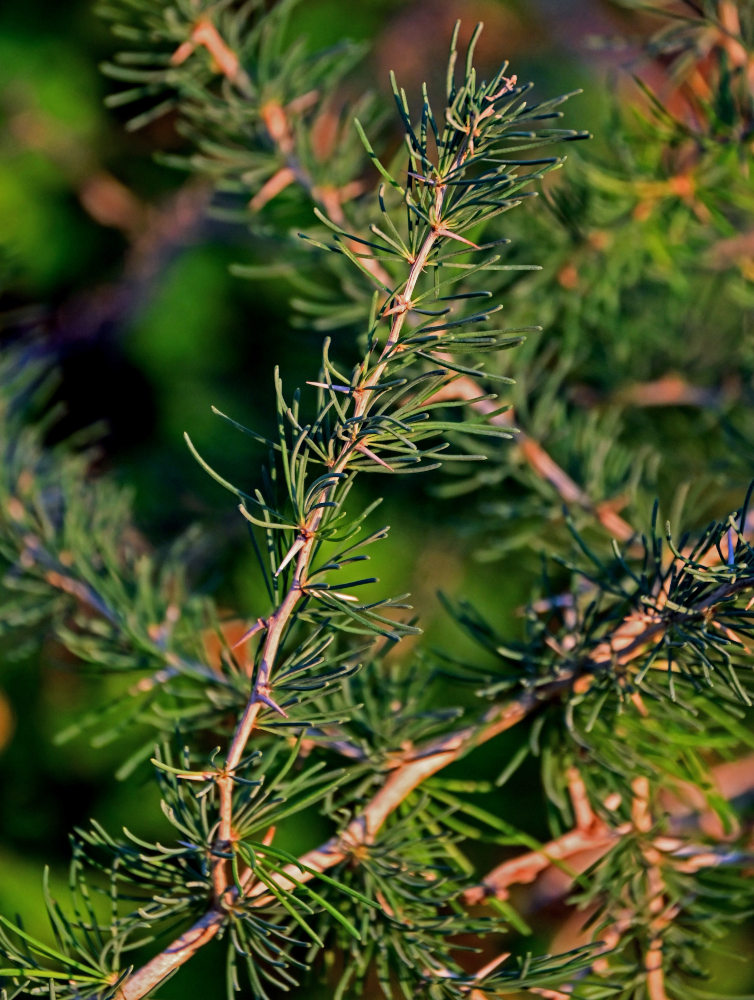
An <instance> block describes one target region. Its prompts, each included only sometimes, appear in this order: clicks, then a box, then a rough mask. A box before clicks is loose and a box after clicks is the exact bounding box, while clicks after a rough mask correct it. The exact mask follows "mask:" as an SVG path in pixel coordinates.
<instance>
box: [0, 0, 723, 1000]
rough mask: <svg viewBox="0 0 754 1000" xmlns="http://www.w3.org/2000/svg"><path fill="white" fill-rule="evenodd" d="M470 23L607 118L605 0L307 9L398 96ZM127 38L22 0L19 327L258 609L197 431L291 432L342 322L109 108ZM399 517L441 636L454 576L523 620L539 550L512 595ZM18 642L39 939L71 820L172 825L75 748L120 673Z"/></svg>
mask: <svg viewBox="0 0 754 1000" xmlns="http://www.w3.org/2000/svg"><path fill="white" fill-rule="evenodd" d="M457 17H461V18H463V20H464V22H465V23H467V24H472V23H473V22H475V21H477V20H484V21H485V23H486V26H487V30H486V32H485V34H484V35H483V38H482V44H481V48H480V57H481V59H482V60H488V61H489V62H491V63H493V62H498V61H499V60H500V59H501V58H509V59H510V60H511V62H512V64H513V68H514V70H515V72H517V73H518V74H519V77H529V78H532V79H535V80H536V81H537V83H538V92H539V93H540V94H552V93H556V92H557V93H561V92H564V91H568V90H572V89H575V88H579V87H583V88H584V89H585V96H583V97H582V98H580V99H579V101H578V103H575V104H574V106H573V108H572V109H571V110H570V111H569V121H568V123H569V124H571V125H574V126H577V127H586V128H589V127H591V126H593V125H594V124H595V123H596V122H597V121H598V120H599V116H600V100H601V93H602V86H601V84H600V83H599V81H600V80H601V79H602V74H603V72H604V69H605V63H606V61H608V60H609V56H606V55H605V54H604V53H603V54H601V55H598V54H597V53H596V51H595V49H594V48H593V47H590V46H589V45H588V44H587V43H588V39H589V38H590V36H593V35H603V36H611V35H613V34H615V33H617V32H619V31H626V30H628V31H631V30H633V26H632V25H631V24H630V23H628V22H627V20H626V17H627V15H625V14H621V13H620V12H618V11H617V10H616V9H615V8H614V7H612V6H610V5H609V4H607V3H600V2H598V0H572V2H569V3H567V4H561V3H559V2H557V0H528V2H525V0H521V2H513V0H478V2H474V0H447V2H446V0H423V2H397V0H361V2H359V3H358V4H354V3H347V2H345V0H306V2H305V3H302V4H301V6H300V7H299V11H298V14H297V15H296V18H295V19H294V27H295V30H296V31H297V32H300V33H301V34H302V35H304V36H307V37H308V38H309V39H310V43H311V45H312V46H313V47H320V46H322V45H324V44H328V43H330V42H334V41H337V40H339V39H341V38H343V37H350V38H354V39H363V40H366V41H367V42H368V43H369V44H370V48H371V52H370V55H369V56H368V58H367V60H366V63H365V65H364V67H363V69H362V77H363V79H362V82H363V84H364V85H365V86H374V87H377V88H380V89H381V90H382V92H383V94H384V97H385V101H386V102H390V101H391V97H390V92H389V87H388V83H387V73H388V70H389V69H391V68H394V69H395V70H396V72H397V74H398V76H399V78H400V79H401V81H402V82H403V83H404V84H405V85H406V86H407V88H411V87H416V86H417V85H418V84H419V83H420V82H421V80H422V79H424V78H431V77H433V75H436V73H437V67H438V66H442V65H443V62H444V59H445V51H446V48H447V41H448V37H449V34H450V30H451V28H452V24H453V22H454V20H455V19H456V18H457ZM113 49H114V45H113V41H112V39H111V37H110V35H109V34H108V32H107V30H106V28H105V27H104V25H103V24H102V23H101V22H100V21H99V20H98V19H97V17H96V16H95V14H94V12H93V10H92V5H91V4H90V3H88V2H78V0H76V2H74V0H68V2H66V3H63V4H61V3H53V2H48V3H44V2H42V0H26V2H24V3H14V4H6V5H3V11H2V13H0V258H1V259H0V264H1V266H2V269H3V272H4V275H3V280H4V283H5V287H4V293H3V304H2V309H1V311H0V323H1V324H2V329H1V335H2V337H3V339H4V340H6V341H7V340H11V339H13V338H16V337H18V336H19V335H24V334H25V335H29V334H31V335H34V336H35V337H37V338H38V340H39V342H40V343H42V344H44V345H45V349H46V350H47V351H48V352H49V354H50V355H51V356H52V357H53V358H54V359H55V360H56V362H57V364H58V366H59V370H60V373H61V375H60V382H59V385H58V386H57V388H56V389H55V397H54V398H55V400H56V401H58V402H60V403H62V404H63V407H64V415H63V416H62V417H61V418H60V420H59V422H58V424H57V425H56V428H55V429H54V431H53V433H52V438H53V439H55V438H60V437H63V436H65V435H68V434H70V433H72V432H75V431H77V430H79V429H82V428H85V427H90V426H91V425H93V424H97V425H99V427H100V432H99V439H100V441H101V457H100V459H99V467H100V469H101V471H103V472H107V473H108V474H112V475H113V476H115V477H116V478H117V479H118V480H119V481H121V482H122V483H124V484H129V485H130V486H131V487H132V488H133V490H134V503H135V511H136V518H137V524H138V527H139V529H140V530H141V531H142V532H143V533H144V535H145V536H146V537H147V538H148V539H149V540H150V542H151V543H152V544H155V545H160V544H163V543H164V542H165V541H167V540H169V539H170V538H172V537H174V536H175V534H176V533H177V532H179V531H180V530H182V529H183V528H185V527H186V526H187V525H188V524H190V523H192V522H196V521H198V522H199V523H200V524H202V525H203V526H204V530H203V532H202V536H201V537H203V538H205V539H206V542H200V545H205V544H206V548H207V552H208V553H210V552H211V553H212V555H211V558H210V557H209V556H206V557H205V558H206V562H207V565H208V566H209V572H208V576H209V579H208V582H207V586H210V587H212V586H214V587H216V588H217V591H218V593H219V595H220V600H221V603H222V604H223V606H226V607H228V608H229V609H230V608H232V609H235V610H237V611H238V612H239V613H243V612H244V610H245V609H247V608H248V607H249V606H250V605H253V603H254V591H255V588H256V586H257V581H256V573H255V568H254V563H253V559H252V555H251V552H250V551H249V550H248V546H247V545H246V544H245V541H244V540H245V537H246V536H245V531H244V527H243V524H242V523H241V521H240V519H239V518H238V517H237V516H235V514H234V511H233V507H232V503H229V502H228V501H227V498H226V497H225V496H224V495H222V493H221V491H220V490H218V488H217V487H216V486H215V485H214V484H213V483H212V482H211V481H210V480H209V479H208V478H207V477H206V476H205V475H204V474H203V473H202V471H201V470H200V469H199V468H198V466H197V465H196V464H195V463H194V461H193V460H192V459H191V457H190V456H189V454H188V452H187V450H186V448H185V446H184V444H183V439H182V434H183V431H184V430H189V431H190V432H191V435H192V438H193V439H194V440H195V441H196V442H198V443H200V444H201V443H203V442H211V443H212V446H213V447H215V446H216V444H217V440H218V434H219V433H220V431H219V428H218V427H217V425H216V424H217V422H216V420H215V418H213V417H212V415H211V413H210V404H214V405H216V406H218V407H219V408H220V409H221V410H223V411H225V412H227V413H230V414H233V415H234V416H236V417H238V419H240V420H241V421H243V422H244V423H246V424H248V425H250V426H254V427H258V428H260V429H264V428H265V427H267V426H269V421H270V417H271V414H272V412H273V406H272V399H273V395H272V369H273V365H274V364H276V363H279V364H280V365H281V367H282V370H283V375H284V378H285V380H286V382H287V383H288V384H289V385H291V384H301V383H302V382H303V381H305V380H306V379H307V378H311V377H313V375H314V374H315V373H316V371H317V369H318V366H319V351H320V336H319V335H318V334H317V335H314V334H311V333H307V332H306V331H305V330H301V329H296V328H293V327H292V326H291V324H290V322H289V315H288V313H289V310H288V307H287V303H286V298H285V295H286V290H285V287H284V286H283V285H281V284H276V283H275V282H268V283H265V284H252V283H250V282H246V281H243V280H240V279H236V278H233V277H231V276H230V275H229V270H228V268H229V265H230V264H232V263H234V262H241V263H244V262H248V261H253V260H254V259H255V247H254V244H253V240H251V239H250V238H249V236H248V234H247V233H246V232H245V231H244V229H243V228H242V227H236V226H232V225H230V224H227V223H222V222H220V221H217V220H214V219H212V218H211V217H208V215H207V214H206V209H207V203H208V195H207V192H206V190H205V188H204V186H203V185H202V184H201V182H198V181H196V180H187V179H186V177H185V176H184V175H182V174H180V173H178V172H176V171H172V170H170V169H168V168H166V167H164V166H161V165H159V163H157V162H156V161H155V160H154V158H153V153H154V152H155V151H156V150H166V149H167V150H170V149H176V148H179V146H180V140H179V138H178V137H177V135H176V133H175V131H174V129H173V123H172V122H171V121H170V120H160V121H158V122H156V123H154V124H153V125H151V126H150V127H149V128H148V129H146V130H145V131H143V132H141V133H137V134H133V133H129V132H127V131H126V130H125V129H124V127H123V124H124V116H123V115H121V116H120V117H119V115H118V114H117V113H113V112H109V111H107V110H106V109H105V107H104V105H103V99H104V97H105V95H106V94H107V93H108V91H109V89H111V86H110V84H109V83H108V81H107V80H106V79H105V78H104V77H103V76H102V75H101V74H100V72H99V70H98V63H99V62H101V61H102V60H104V59H106V58H108V57H109V56H110V55H111V54H112V51H113ZM613 58H616V57H615V56H613ZM357 83H358V81H357ZM223 435H224V439H223V442H222V449H223V452H222V453H223V468H224V470H227V471H228V473H229V474H230V478H231V479H232V478H233V474H232V473H235V475H236V476H239V477H242V478H243V479H245V480H246V481H250V482H253V481H254V476H255V463H256V462H257V461H258V456H257V455H256V454H255V453H250V452H249V451H248V450H245V449H246V443H245V442H244V440H243V438H241V437H240V436H238V437H236V436H235V435H232V434H229V433H227V432H225V431H224V430H223V431H222V435H221V436H223ZM215 454H217V452H215ZM408 478H409V479H411V480H413V479H414V477H408ZM383 482H385V480H383V479H381V480H380V485H382V484H383ZM382 516H383V518H384V521H385V522H387V523H390V524H391V526H392V534H391V539H390V541H389V542H388V543H387V544H385V545H384V546H383V547H382V551H379V552H377V553H375V556H376V561H377V565H376V567H375V575H378V576H380V577H381V578H382V580H383V581H384V584H385V587H386V589H387V590H392V591H394V592H403V591H406V590H410V591H412V593H413V596H414V604H415V605H416V607H417V609H418V612H419V613H420V615H421V619H422V623H423V625H424V627H425V628H427V629H428V630H431V633H432V644H433V645H436V646H442V647H443V648H445V649H450V650H451V651H453V652H456V653H459V654H463V652H464V650H466V649H468V648H469V647H468V644H466V640H464V638H463V637H462V636H460V635H459V633H458V632H457V630H456V629H455V627H454V626H453V624H452V623H451V622H450V621H449V620H448V618H447V616H446V615H444V613H443V611H442V609H441V606H440V604H439V601H438V598H437V594H436V586H437V583H438V581H440V580H441V581H442V586H443V589H444V590H445V591H446V592H447V593H449V594H450V595H451V596H453V595H456V596H459V595H465V596H468V597H469V598H471V599H473V600H475V601H477V603H479V604H480V606H482V607H488V608H494V610H495V612H496V614H497V615H498V616H499V615H500V614H501V613H503V614H504V613H505V612H506V610H507V611H510V612H511V617H512V612H513V610H514V609H515V608H516V607H517V606H518V605H520V604H521V603H522V601H523V600H524V598H525V596H526V594H527V592H528V589H529V584H530V582H531V580H532V579H533V578H534V577H535V576H536V575H537V574H538V572H539V569H540V566H539V562H538V560H537V559H533V560H532V564H531V565H528V566H527V565H526V564H525V560H524V563H523V564H520V565H519V567H518V568H519V572H518V573H517V576H516V584H515V585H512V586H510V587H509V588H508V589H507V590H506V592H505V593H501V592H500V590H499V588H493V587H491V586H490V582H491V580H492V573H493V571H492V570H491V569H485V568H484V566H483V565H481V564H479V563H476V562H474V561H469V560H467V559H466V553H465V550H464V545H465V543H464V539H463V537H462V534H460V533H458V532H455V534H454V533H453V532H454V529H453V513H452V509H451V507H450V505H448V504H445V503H443V502H441V501H439V500H435V499H433V498H432V496H431V494H429V493H427V492H426V491H425V488H424V486H423V485H421V484H418V483H415V482H411V483H409V484H405V483H398V484H395V485H394V484H392V483H391V484H390V492H389V496H388V499H387V502H386V512H384V513H383V515H382ZM448 528H450V535H448V530H447V529H448ZM417 535H420V537H421V539H422V543H423V545H424V549H423V554H422V555H421V557H420V558H419V559H418V560H417V561H415V562H413V563H412V562H411V561H409V560H407V559H406V553H407V552H408V551H410V550H411V548H412V545H413V540H414V539H415V538H416V537H417ZM449 537H450V539H451V541H450V543H449V541H448V538H449ZM6 645H7V644H6ZM1 652H2V656H3V661H4V662H3V670H2V674H1V675H0V913H5V914H8V915H13V914H14V913H15V912H16V911H20V912H22V913H23V916H24V920H25V923H26V926H27V927H28V929H29V930H31V931H32V932H40V933H41V932H43V930H44V921H43V915H42V907H41V894H40V892H39V889H40V880H41V869H42V866H43V865H44V864H49V865H50V866H51V868H52V876H53V883H54V884H60V883H63V882H64V881H65V879H66V867H67V864H68V860H69V859H68V846H67V833H68V831H69V830H70V829H71V828H72V827H73V826H75V825H76V824H80V823H84V822H85V821H86V820H88V819H89V817H92V816H94V817H96V818H97V819H98V820H99V821H100V822H102V823H103V824H104V825H105V826H107V827H110V828H112V829H117V828H118V827H120V826H121V825H123V824H127V825H129V826H131V827H134V828H136V829H138V830H139V831H140V832H141V833H142V834H143V835H144V836H147V837H148V836H150V835H151V834H152V833H155V835H156V834H158V833H159V831H160V830H161V829H162V825H161V822H160V816H159V811H158V810H157V809H155V808H153V807H154V806H155V803H154V802H153V800H152V793H151V789H150V790H149V791H147V786H146V785H142V784H140V783H139V782H138V781H131V782H128V783H119V782H117V781H115V780H114V778H113V773H114V771H115V770H116V768H117V766H118V765H119V764H120V762H121V761H122V759H123V756H124V748H123V747H122V746H120V745H114V746H106V747H92V746H91V745H89V744H88V743H87V742H86V741H84V740H79V741H74V742H71V743H67V744H64V745H63V746H58V745H56V744H55V742H54V737H55V734H56V733H57V732H59V731H60V730H62V729H63V728H64V727H65V725H66V723H67V722H68V721H69V720H71V719H73V718H76V717H78V716H79V715H80V714H81V713H82V712H83V711H85V710H86V707H87V705H89V704H92V703H93V702H98V701H100V700H102V699H103V698H104V697H106V690H105V691H103V685H102V684H101V682H97V681H94V680H91V679H88V678H87V677H84V676H82V675H81V674H80V672H79V671H77V670H76V669H75V668H74V666H75V665H73V664H71V663H68V662H65V661H64V659H63V657H62V654H61V653H60V650H59V649H57V648H53V647H51V646H49V645H48V646H46V647H45V648H44V650H43V652H42V655H41V656H39V655H34V656H32V657H29V658H26V659H17V658H12V657H11V656H9V652H10V650H9V649H8V648H4V649H2V651H1ZM474 658H475V659H477V660H478V659H479V654H478V652H474ZM475 766H477V767H478V769H479V771H480V772H481V773H480V776H483V773H484V772H485V769H486V771H487V772H488V774H489V776H491V777H494V775H495V774H496V773H497V770H499V765H498V764H497V762H496V761H495V760H492V761H489V762H487V763H485V760H484V759H481V760H479V761H478V762H476V763H475ZM527 785H528V786H530V787H531V788H534V789H536V781H531V780H529V778H528V777H527V774H526V773H524V774H523V775H522V777H521V778H520V779H519V780H518V782H517V783H516V784H515V785H514V786H512V788H511V791H510V794H511V795H512V796H514V797H515V801H516V803H517V810H518V815H517V817H516V822H518V823H520V824H521V825H523V826H524V827H527V828H528V829H529V830H530V832H532V833H533V834H535V835H538V834H544V833H545V830H544V829H542V828H538V827H537V825H536V824H537V822H538V821H537V819H536V814H537V810H536V805H538V792H537V791H536V790H535V791H534V792H533V793H532V792H531V791H529V793H528V794H529V795H532V802H531V804H530V805H528V804H527V801H526V795H527ZM527 810H528V812H530V813H531V816H530V817H527ZM532 947H533V948H534V950H536V947H537V946H536V943H534V944H532ZM211 961H212V960H211V957H210V956H205V955H202V956H200V957H199V958H198V959H195V960H194V961H193V962H192V965H191V972H190V975H188V976H184V977H179V978H177V979H176V980H174V981H173V985H172V986H171V987H168V988H167V989H166V991H165V996H166V997H170V996H175V997H178V996H182V997H189V998H190V997H192V996H195V995H196V996H199V995H205V996H211V997H214V996H216V995H217V996H219V995H221V992H222V990H223V987H221V985H220V984H219V983H213V980H212V979H211V972H210V971H209V970H210V963H211ZM724 975H727V973H723V972H722V971H721V972H720V976H721V977H723V976H724ZM731 975H732V976H734V977H735V976H736V975H738V973H736V972H735V970H734V972H733V973H731ZM724 985H725V984H724V982H723V980H722V979H721V980H720V982H718V983H716V986H719V987H720V988H724Z"/></svg>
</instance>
